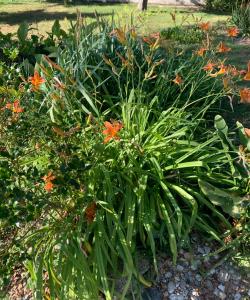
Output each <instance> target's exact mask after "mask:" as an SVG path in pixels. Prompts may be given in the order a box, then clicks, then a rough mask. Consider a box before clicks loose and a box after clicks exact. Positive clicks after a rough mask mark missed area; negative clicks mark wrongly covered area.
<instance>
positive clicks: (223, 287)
mask: <svg viewBox="0 0 250 300" xmlns="http://www.w3.org/2000/svg"><path fill="white" fill-rule="evenodd" d="M218 289H219V290H221V291H222V292H225V286H224V285H223V284H220V285H218Z"/></svg>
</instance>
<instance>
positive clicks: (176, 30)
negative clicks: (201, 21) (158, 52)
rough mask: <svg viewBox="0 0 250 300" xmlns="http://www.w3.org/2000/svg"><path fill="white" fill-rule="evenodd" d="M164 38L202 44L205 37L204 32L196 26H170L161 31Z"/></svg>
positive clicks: (189, 43)
mask: <svg viewBox="0 0 250 300" xmlns="http://www.w3.org/2000/svg"><path fill="white" fill-rule="evenodd" d="M161 36H162V38H165V39H170V40H174V41H176V42H178V43H180V44H187V45H192V44H200V43H201V41H202V40H203V39H204V33H203V32H202V31H201V30H200V29H199V28H198V27H196V26H192V27H184V26H175V27H169V28H167V29H164V30H162V31H161Z"/></svg>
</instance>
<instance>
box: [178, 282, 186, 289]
mask: <svg viewBox="0 0 250 300" xmlns="http://www.w3.org/2000/svg"><path fill="white" fill-rule="evenodd" d="M179 287H180V288H181V289H182V290H183V291H185V290H186V288H187V284H186V282H185V281H184V280H182V281H181V282H180V285H179Z"/></svg>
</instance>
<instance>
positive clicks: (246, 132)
mask: <svg viewBox="0 0 250 300" xmlns="http://www.w3.org/2000/svg"><path fill="white" fill-rule="evenodd" d="M244 131H245V134H246V136H247V137H248V138H250V129H249V128H244Z"/></svg>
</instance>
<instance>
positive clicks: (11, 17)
mask: <svg viewBox="0 0 250 300" xmlns="http://www.w3.org/2000/svg"><path fill="white" fill-rule="evenodd" d="M111 14H112V13H98V15H99V16H109V15H111ZM76 16H77V15H76V13H67V12H47V11H45V10H44V9H38V10H32V11H21V12H11V13H8V12H0V24H1V23H2V24H8V25H18V24H20V23H22V22H28V23H34V22H41V21H53V20H63V19H64V18H67V19H69V20H74V19H76ZM82 16H83V17H86V18H95V16H96V14H95V13H94V12H93V13H84V12H83V13H82Z"/></svg>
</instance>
